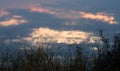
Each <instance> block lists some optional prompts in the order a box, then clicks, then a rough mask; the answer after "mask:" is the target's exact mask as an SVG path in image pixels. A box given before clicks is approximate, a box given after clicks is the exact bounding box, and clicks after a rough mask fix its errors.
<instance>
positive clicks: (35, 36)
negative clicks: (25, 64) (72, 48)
mask: <svg viewBox="0 0 120 71" xmlns="http://www.w3.org/2000/svg"><path fill="white" fill-rule="evenodd" d="M48 32H49V33H48ZM93 35H94V34H93V33H89V32H83V31H78V30H70V31H64V30H63V31H59V30H54V29H50V28H37V29H34V30H33V32H32V33H31V34H30V37H27V38H24V39H25V40H27V41H31V42H32V44H34V45H36V44H37V43H38V44H39V43H66V44H79V43H82V42H88V43H94V41H95V40H94V39H93V37H92V36H93Z"/></svg>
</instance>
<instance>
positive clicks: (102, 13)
mask: <svg viewBox="0 0 120 71" xmlns="http://www.w3.org/2000/svg"><path fill="white" fill-rule="evenodd" d="M119 3H120V0H0V42H3V43H5V44H10V43H11V42H12V43H15V42H28V43H31V44H32V45H36V44H37V43H65V44H79V43H84V42H85V43H95V42H97V40H98V39H100V38H99V37H98V36H97V35H98V32H99V30H103V31H104V33H105V34H106V35H107V36H109V37H112V36H113V35H115V34H116V33H120V7H119V6H120V5H119Z"/></svg>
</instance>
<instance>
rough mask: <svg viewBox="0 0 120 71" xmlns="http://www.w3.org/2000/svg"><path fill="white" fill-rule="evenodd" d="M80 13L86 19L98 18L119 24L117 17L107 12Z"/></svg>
mask: <svg viewBox="0 0 120 71" xmlns="http://www.w3.org/2000/svg"><path fill="white" fill-rule="evenodd" d="M80 14H81V17H82V18H84V19H91V20H98V21H103V22H106V23H109V24H118V22H117V21H116V20H115V17H114V16H111V15H109V14H107V13H96V14H92V13H86V12H80Z"/></svg>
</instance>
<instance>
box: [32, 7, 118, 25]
mask: <svg viewBox="0 0 120 71" xmlns="http://www.w3.org/2000/svg"><path fill="white" fill-rule="evenodd" d="M30 11H31V12H39V13H47V14H50V15H54V16H56V17H58V18H67V19H72V20H74V19H81V18H83V19H90V20H97V21H102V22H106V23H109V24H118V22H117V21H116V20H115V17H114V16H113V15H110V14H107V13H102V12H99V13H96V14H93V13H87V12H83V11H75V10H64V9H51V8H43V7H32V8H31V9H30Z"/></svg>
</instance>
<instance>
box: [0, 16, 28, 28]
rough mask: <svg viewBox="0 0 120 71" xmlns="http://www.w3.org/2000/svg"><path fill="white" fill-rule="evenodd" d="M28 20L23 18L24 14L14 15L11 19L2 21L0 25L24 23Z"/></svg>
mask: <svg viewBox="0 0 120 71" xmlns="http://www.w3.org/2000/svg"><path fill="white" fill-rule="evenodd" d="M26 22H27V20H25V19H23V17H22V16H17V15H14V16H12V17H11V18H10V19H7V20H5V21H0V26H4V27H7V26H15V25H19V24H22V23H26Z"/></svg>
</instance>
